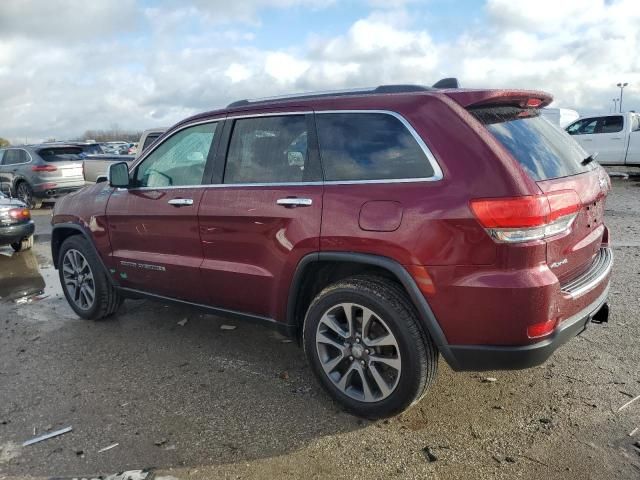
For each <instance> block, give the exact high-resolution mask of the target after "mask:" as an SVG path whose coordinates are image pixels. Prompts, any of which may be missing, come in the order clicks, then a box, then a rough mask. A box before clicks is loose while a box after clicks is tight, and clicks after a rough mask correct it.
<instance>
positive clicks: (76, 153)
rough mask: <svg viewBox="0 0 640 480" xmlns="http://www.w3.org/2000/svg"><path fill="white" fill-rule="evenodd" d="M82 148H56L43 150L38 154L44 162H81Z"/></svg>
mask: <svg viewBox="0 0 640 480" xmlns="http://www.w3.org/2000/svg"><path fill="white" fill-rule="evenodd" d="M81 153H82V148H80V147H58V148H43V149H42V150H40V151H39V152H38V155H40V157H42V159H43V160H44V161H45V162H69V161H74V160H82V155H81Z"/></svg>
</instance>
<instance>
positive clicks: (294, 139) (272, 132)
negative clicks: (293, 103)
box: [224, 115, 321, 184]
mask: <svg viewBox="0 0 640 480" xmlns="http://www.w3.org/2000/svg"><path fill="white" fill-rule="evenodd" d="M320 179H321V174H320V171H319V169H318V168H317V165H316V164H315V162H314V161H313V159H312V158H311V157H310V155H309V148H308V145H307V120H306V117H305V116H304V115H285V116H272V117H271V116H270V117H259V118H246V119H240V120H236V121H235V124H234V127H233V133H232V135H231V142H230V143H229V152H228V154H227V164H226V169H225V173H224V183H229V184H239V183H292V182H310V181H317V180H320Z"/></svg>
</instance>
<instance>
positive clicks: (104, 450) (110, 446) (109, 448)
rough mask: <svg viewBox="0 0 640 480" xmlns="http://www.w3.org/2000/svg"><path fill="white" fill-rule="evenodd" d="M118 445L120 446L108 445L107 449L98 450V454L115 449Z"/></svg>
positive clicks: (115, 444) (116, 444)
mask: <svg viewBox="0 0 640 480" xmlns="http://www.w3.org/2000/svg"><path fill="white" fill-rule="evenodd" d="M118 445H120V444H119V443H113V444H111V445H109V446H108V447H104V448H101V449H100V450H98V453H102V452H106V451H107V450H111V449H112V448H116V447H117V446H118Z"/></svg>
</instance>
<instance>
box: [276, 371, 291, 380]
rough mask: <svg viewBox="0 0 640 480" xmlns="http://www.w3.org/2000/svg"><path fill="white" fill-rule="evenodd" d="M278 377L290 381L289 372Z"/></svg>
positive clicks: (281, 373)
mask: <svg viewBox="0 0 640 480" xmlns="http://www.w3.org/2000/svg"><path fill="white" fill-rule="evenodd" d="M278 377H280V378H281V379H282V380H289V372H287V371H286V370H285V371H284V372H280V374H279V375H278Z"/></svg>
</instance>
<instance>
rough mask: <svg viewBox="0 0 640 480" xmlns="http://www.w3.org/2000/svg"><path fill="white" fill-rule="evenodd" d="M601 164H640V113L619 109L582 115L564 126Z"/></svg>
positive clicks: (639, 165)
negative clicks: (619, 110)
mask: <svg viewBox="0 0 640 480" xmlns="http://www.w3.org/2000/svg"><path fill="white" fill-rule="evenodd" d="M565 130H566V131H567V133H569V135H572V136H573V138H574V139H575V140H576V141H577V142H578V143H579V144H580V145H581V146H582V148H584V149H585V150H586V152H587V153H589V154H591V155H593V156H594V157H595V154H596V153H597V154H598V155H597V158H596V160H597V161H598V163H600V164H601V165H632V166H638V167H640V115H638V114H637V113H633V112H629V113H616V114H610V115H600V116H591V117H583V118H580V119H578V120H576V121H575V122H573V123H572V124H570V125H569V126H567V127H566V129H565Z"/></svg>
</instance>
